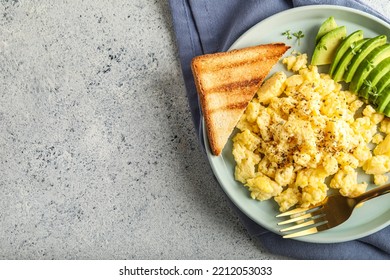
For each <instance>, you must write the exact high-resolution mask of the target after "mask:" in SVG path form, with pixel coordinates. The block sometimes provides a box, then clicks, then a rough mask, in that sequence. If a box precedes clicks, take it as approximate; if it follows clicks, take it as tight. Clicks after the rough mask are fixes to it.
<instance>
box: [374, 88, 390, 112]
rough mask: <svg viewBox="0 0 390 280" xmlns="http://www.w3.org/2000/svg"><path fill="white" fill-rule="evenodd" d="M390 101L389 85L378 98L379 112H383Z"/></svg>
mask: <svg viewBox="0 0 390 280" xmlns="http://www.w3.org/2000/svg"><path fill="white" fill-rule="evenodd" d="M389 102H390V86H387V87H385V88H384V89H383V92H381V93H380V97H379V98H378V99H377V105H378V107H377V108H376V110H377V112H379V113H383V112H384V110H385V109H386V107H387V105H388V104H389Z"/></svg>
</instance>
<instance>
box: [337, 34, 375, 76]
mask: <svg viewBox="0 0 390 280" xmlns="http://www.w3.org/2000/svg"><path fill="white" fill-rule="evenodd" d="M368 40H369V39H362V40H359V41H357V42H355V43H352V44H351V46H350V47H349V48H348V49H347V50H346V52H345V53H344V55H343V57H342V58H341V59H340V61H339V63H338V64H337V67H336V69H335V70H334V72H333V76H332V78H333V80H335V81H336V82H340V81H344V74H345V72H346V71H347V69H348V66H349V64H350V63H351V60H352V58H353V57H354V56H355V55H356V54H357V53H358V52H359V50H360V48H361V47H362V46H363V45H364V43H366V42H367V41H368Z"/></svg>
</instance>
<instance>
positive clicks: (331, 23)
mask: <svg viewBox="0 0 390 280" xmlns="http://www.w3.org/2000/svg"><path fill="white" fill-rule="evenodd" d="M335 28H337V23H336V21H335V19H334V17H328V18H327V19H326V20H325V21H324V22H323V23H322V24H321V26H320V28H319V29H318V32H317V36H316V44H317V43H318V42H319V41H320V39H321V38H322V36H324V35H325V34H326V33H328V32H329V31H331V30H333V29H335Z"/></svg>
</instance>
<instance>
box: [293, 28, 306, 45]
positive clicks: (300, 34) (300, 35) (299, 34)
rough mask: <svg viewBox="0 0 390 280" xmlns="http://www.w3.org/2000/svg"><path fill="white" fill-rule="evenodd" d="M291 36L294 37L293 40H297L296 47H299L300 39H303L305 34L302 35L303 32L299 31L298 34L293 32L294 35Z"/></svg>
mask: <svg viewBox="0 0 390 280" xmlns="http://www.w3.org/2000/svg"><path fill="white" fill-rule="evenodd" d="M293 36H294V37H295V38H297V40H298V46H300V45H301V39H302V38H303V37H305V34H303V32H302V31H301V30H300V31H298V32H294V33H293Z"/></svg>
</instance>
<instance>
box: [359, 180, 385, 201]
mask: <svg viewBox="0 0 390 280" xmlns="http://www.w3.org/2000/svg"><path fill="white" fill-rule="evenodd" d="M387 193H390V184H387V185H383V186H380V187H377V188H374V189H372V190H369V191H368V192H365V193H363V194H361V195H359V196H357V197H355V198H354V199H355V201H356V204H359V203H361V202H364V201H367V200H370V199H372V198H375V197H378V196H381V195H384V194H387Z"/></svg>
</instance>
